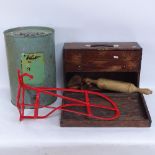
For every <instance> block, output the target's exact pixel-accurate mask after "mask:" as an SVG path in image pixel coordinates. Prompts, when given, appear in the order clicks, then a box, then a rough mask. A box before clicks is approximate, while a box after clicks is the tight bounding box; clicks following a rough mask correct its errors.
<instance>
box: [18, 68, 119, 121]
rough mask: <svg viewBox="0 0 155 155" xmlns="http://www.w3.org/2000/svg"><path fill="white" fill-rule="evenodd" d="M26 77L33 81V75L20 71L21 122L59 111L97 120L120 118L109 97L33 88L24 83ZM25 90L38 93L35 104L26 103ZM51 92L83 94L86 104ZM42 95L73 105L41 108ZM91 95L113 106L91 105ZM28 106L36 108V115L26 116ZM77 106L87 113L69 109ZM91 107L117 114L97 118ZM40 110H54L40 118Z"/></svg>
mask: <svg viewBox="0 0 155 155" xmlns="http://www.w3.org/2000/svg"><path fill="white" fill-rule="evenodd" d="M24 76H27V77H29V78H30V79H33V76H32V75H30V74H28V73H23V74H20V70H18V91H17V108H18V110H19V114H20V121H22V120H23V119H24V118H27V119H37V118H39V119H43V118H46V117H48V116H49V115H51V114H53V113H54V112H55V111H57V110H63V111H67V112H71V113H75V114H77V115H83V116H87V117H90V118H95V119H99V120H107V121H110V120H114V119H117V118H118V117H119V116H120V111H119V109H118V107H117V104H116V103H115V102H114V101H113V100H111V99H110V98H109V97H108V96H106V95H104V94H101V93H98V92H94V91H88V90H77V89H67V88H46V87H32V86H30V85H28V84H25V83H24V81H23V77H24ZM25 90H33V91H35V92H36V99H35V102H34V103H33V104H25V102H24V100H25V99H24V96H25ZM51 91H67V92H74V93H82V94H84V95H85V102H84V101H81V100H78V99H75V98H71V97H67V96H63V95H60V94H55V93H53V92H51ZM41 93H44V94H47V95H51V96H55V97H59V98H62V99H65V100H68V101H71V103H69V104H65V105H61V106H58V107H53V106H41V105H40V94H41ZM89 95H98V96H100V97H102V98H104V99H105V100H107V101H108V102H109V103H110V104H111V105H112V107H110V106H104V105H99V104H95V103H90V100H89ZM28 106H33V107H34V115H33V116H27V115H26V116H25V114H24V110H25V108H26V107H28ZM77 106H81V107H86V109H87V112H86V113H84V112H79V111H76V110H71V109H67V108H68V107H77ZM91 107H95V108H100V109H106V110H112V111H114V112H115V113H114V115H113V116H112V117H100V116H95V115H94V114H93V113H92V111H91ZM39 108H50V109H52V110H51V111H50V112H49V113H47V114H46V115H43V116H39V114H38V110H39Z"/></svg>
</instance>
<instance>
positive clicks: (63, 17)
mask: <svg viewBox="0 0 155 155" xmlns="http://www.w3.org/2000/svg"><path fill="white" fill-rule="evenodd" d="M154 15H155V1H154V0H0V118H1V119H0V154H2V155H3V154H5V155H7V154H10V153H11V154H12V155H13V151H16V152H14V154H16V155H17V154H21V153H23V155H30V154H31V153H32V154H35V153H36V154H38V155H43V154H44V155H48V154H52V153H53V154H54V155H55V154H56V155H58V154H64V155H65V154H67V155H69V154H73V152H74V154H77V155H78V154H80V155H83V154H85V155H87V154H90V155H91V154H92V155H97V154H101V153H106V154H108V155H110V154H112V153H114V154H115V155H120V154H127V155H128V154H150V155H154V154H155V152H154V151H155V127H154V123H153V124H152V127H151V128H149V129H139V130H138V129H119V128H118V129H104V128H100V129H94V128H89V129H88V128H87V129H86V128H84V129H79V128H74V129H71V128H65V129H64V128H60V127H59V125H58V118H56V119H55V118H53V119H52V118H50V119H47V120H45V121H34V122H33V121H25V122H23V123H22V124H20V123H19V122H18V121H17V118H16V117H17V114H16V111H15V108H14V107H11V106H10V105H11V103H10V99H8V96H9V89H8V88H9V81H8V73H7V63H6V52H5V45H4V37H3V31H4V30H6V29H8V28H13V27H18V26H48V27H53V28H54V29H55V43H56V61H57V82H58V84H59V86H62V47H63V43H64V42H76V41H78V42H79V41H80V42H81V41H137V42H139V44H140V45H141V46H142V47H143V60H142V72H141V86H143V87H147V86H148V87H151V88H152V89H153V90H154V88H155V87H154V84H155V82H154V79H155V69H154V61H155V53H154V49H155V43H154V42H155V17H154ZM2 92H3V93H2ZM146 100H147V104H148V107H149V110H150V113H151V116H152V119H153V118H154V117H155V112H154V109H155V105H154V95H151V96H146ZM4 103H6V105H5V106H3V105H4ZM8 107H10V108H8ZM7 108H8V109H9V115H8V112H7V110H6V109H7ZM37 124H38V125H37ZM7 129H12V130H13V131H12V132H11V130H7ZM137 130H138V131H137ZM26 131H28V132H26ZM43 131H47V132H45V133H44V132H43ZM16 132H18V136H17V137H16V135H17V134H16ZM85 133H87V134H85ZM23 135H25V137H23ZM87 135H88V136H89V137H87ZM31 138H32V139H31ZM2 139H3V140H2ZM22 140H23V141H22ZM16 144H17V145H16ZM24 144H25V145H26V147H24ZM59 144H60V145H59ZM3 146H4V147H3ZM9 146H10V147H9ZM70 146H71V148H70ZM7 147H9V148H7ZM19 147H21V148H20V149H19ZM59 147H60V148H61V149H60V148H59ZM28 148H30V149H29V150H28ZM111 148H113V150H112V149H111ZM70 149H71V150H70Z"/></svg>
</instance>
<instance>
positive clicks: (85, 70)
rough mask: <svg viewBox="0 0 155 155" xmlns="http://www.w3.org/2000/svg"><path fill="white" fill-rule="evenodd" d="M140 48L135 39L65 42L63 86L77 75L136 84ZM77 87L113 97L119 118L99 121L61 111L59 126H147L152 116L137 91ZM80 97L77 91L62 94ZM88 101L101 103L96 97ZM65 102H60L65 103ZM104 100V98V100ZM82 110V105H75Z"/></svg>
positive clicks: (140, 53) (138, 76) (109, 113)
mask: <svg viewBox="0 0 155 155" xmlns="http://www.w3.org/2000/svg"><path fill="white" fill-rule="evenodd" d="M141 59H142V48H141V47H140V46H139V45H138V43H136V42H98V43H96V42H95V43H89V42H87V43H65V44H64V48H63V67H64V86H65V87H67V84H68V82H69V80H70V79H71V78H72V77H73V76H74V75H78V76H80V77H81V78H86V77H89V78H93V79H97V78H108V79H113V80H120V81H125V82H131V83H133V84H135V85H136V86H137V87H139V78H140V69H141ZM80 89H89V90H93V91H99V92H102V93H104V94H106V95H107V96H109V97H110V98H111V99H112V100H114V101H115V102H116V103H117V105H118V107H119V109H120V112H121V115H120V117H119V118H118V119H116V120H113V121H101V120H97V119H90V118H87V117H84V116H79V115H76V114H72V113H67V112H64V111H63V112H62V113H61V126H64V127H65V126H76V127H78V126H81V127H82V126H83V127H84V126H105V127H149V126H150V125H151V118H150V114H149V111H148V109H147V106H146V103H145V100H144V97H143V95H142V94H139V93H131V94H130V93H118V92H112V91H107V90H99V89H98V88H97V87H95V86H93V87H91V88H88V87H85V86H84V85H83V84H82V83H81V87H80ZM64 95H65V96H70V97H74V98H78V99H81V100H83V97H82V96H81V95H80V94H74V93H64ZM90 98H91V100H93V101H95V102H96V103H97V102H101V101H100V98H98V97H90ZM66 103H67V101H63V104H66ZM104 103H106V101H104ZM78 110H80V111H84V110H86V109H84V108H80V107H79V108H78ZM94 112H95V113H98V115H109V116H110V115H112V113H111V112H110V111H109V112H107V111H104V110H102V111H100V110H98V111H96V110H95V109H94Z"/></svg>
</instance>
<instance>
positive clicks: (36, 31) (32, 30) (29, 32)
mask: <svg viewBox="0 0 155 155" xmlns="http://www.w3.org/2000/svg"><path fill="white" fill-rule="evenodd" d="M52 33H54V29H53V28H49V27H41V26H26V27H16V28H12V29H8V30H6V31H4V35H5V36H13V37H21V38H25V37H29V38H33V37H42V36H47V35H50V34H52Z"/></svg>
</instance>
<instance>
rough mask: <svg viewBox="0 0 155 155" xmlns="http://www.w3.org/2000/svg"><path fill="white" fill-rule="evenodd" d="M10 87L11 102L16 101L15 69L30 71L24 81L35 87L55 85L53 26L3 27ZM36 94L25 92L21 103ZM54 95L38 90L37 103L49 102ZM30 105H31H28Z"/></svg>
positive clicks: (28, 101) (26, 101)
mask: <svg viewBox="0 0 155 155" xmlns="http://www.w3.org/2000/svg"><path fill="white" fill-rule="evenodd" d="M4 36H5V43H6V51H7V60H8V61H7V62H8V71H9V79H10V89H11V102H12V103H13V104H14V105H16V94H17V85H18V80H17V70H18V69H20V71H21V73H29V74H31V75H33V77H34V78H33V79H32V80H30V79H29V78H28V77H24V83H26V84H29V85H31V86H36V87H38V86H39V87H41V86H43V87H54V88H55V87H56V64H55V43H54V29H52V28H48V27H38V26H34V27H33V26H28V27H17V28H13V29H9V30H6V31H4ZM35 98H36V94H35V92H34V91H32V90H27V91H26V92H25V103H27V104H30V103H31V104H32V103H34V101H35ZM55 100H56V97H52V96H48V95H44V94H41V98H40V104H41V105H49V104H51V103H53V102H54V101H55ZM30 108H31V107H30Z"/></svg>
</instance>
